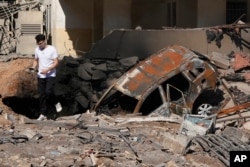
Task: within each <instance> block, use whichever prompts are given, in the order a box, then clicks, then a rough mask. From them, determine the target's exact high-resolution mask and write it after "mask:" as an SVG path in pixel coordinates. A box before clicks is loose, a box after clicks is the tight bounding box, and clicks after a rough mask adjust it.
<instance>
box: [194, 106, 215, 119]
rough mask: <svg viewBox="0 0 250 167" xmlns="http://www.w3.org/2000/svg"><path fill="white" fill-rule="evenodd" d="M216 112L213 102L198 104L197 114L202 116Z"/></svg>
mask: <svg viewBox="0 0 250 167" xmlns="http://www.w3.org/2000/svg"><path fill="white" fill-rule="evenodd" d="M213 112H214V107H213V105H211V104H208V103H204V104H201V105H200V106H198V108H197V114H198V115H202V116H208V115H211V114H213Z"/></svg>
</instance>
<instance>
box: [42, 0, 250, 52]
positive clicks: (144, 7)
mask: <svg viewBox="0 0 250 167" xmlns="http://www.w3.org/2000/svg"><path fill="white" fill-rule="evenodd" d="M46 1H49V0H46ZM50 1H51V3H52V18H53V19H52V27H53V31H52V44H54V45H55V46H56V47H57V49H58V52H59V54H63V55H77V54H79V53H81V52H77V51H83V52H87V51H89V49H90V48H91V46H92V44H93V43H94V42H96V41H97V39H98V38H100V39H101V38H102V37H103V36H106V35H107V34H108V33H109V32H110V31H111V30H113V29H121V28H124V29H134V28H135V27H136V26H138V25H140V26H141V27H142V28H143V29H158V30H159V29H162V27H164V26H166V25H167V4H168V3H172V2H176V4H177V6H176V11H177V15H176V27H179V28H195V27H206V26H214V25H222V24H225V22H226V1H227V0H74V1H70V0H50ZM94 2H95V5H96V4H99V6H98V8H101V9H102V10H103V12H102V13H98V11H96V10H97V8H96V7H95V5H94ZM99 2H102V3H99ZM247 2H248V3H247V5H248V9H250V0H247ZM97 13H98V19H101V20H100V21H101V23H100V22H99V20H98V21H94V16H95V15H96V14H97ZM249 15H250V10H248V14H247V18H248V20H249V18H250V17H249ZM96 23H100V24H101V25H100V24H96ZM170 36H171V35H170ZM185 36H186V35H184V36H183V38H184V37H185ZM171 38H172V36H171ZM173 38H174V37H173ZM152 40H155V39H152ZM178 40H179V39H178Z"/></svg>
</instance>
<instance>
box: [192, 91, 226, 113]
mask: <svg viewBox="0 0 250 167" xmlns="http://www.w3.org/2000/svg"><path fill="white" fill-rule="evenodd" d="M223 99H224V98H223V94H222V93H221V92H218V91H217V92H214V91H211V90H208V91H206V92H204V93H202V94H201V95H200V96H199V97H198V98H197V100H196V101H195V102H194V104H193V109H192V114H197V115H202V116H209V115H212V114H214V113H215V112H217V110H218V105H219V104H220V102H221V101H222V100H223Z"/></svg>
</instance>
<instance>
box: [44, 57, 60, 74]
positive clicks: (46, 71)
mask: <svg viewBox="0 0 250 167" xmlns="http://www.w3.org/2000/svg"><path fill="white" fill-rule="evenodd" d="M57 66H58V58H55V59H54V62H53V64H52V65H51V66H50V67H49V68H47V69H44V70H42V71H41V74H47V73H48V72H49V71H51V70H53V69H55V68H56V67H57Z"/></svg>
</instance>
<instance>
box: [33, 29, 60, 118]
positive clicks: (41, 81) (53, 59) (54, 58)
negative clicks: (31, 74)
mask: <svg viewBox="0 0 250 167" xmlns="http://www.w3.org/2000/svg"><path fill="white" fill-rule="evenodd" d="M35 39H36V43H37V45H38V46H37V47H36V48H35V59H34V62H33V65H32V67H31V70H35V69H36V68H38V70H37V77H38V92H39V110H40V113H41V114H40V116H39V118H38V119H37V120H46V119H47V115H48V111H51V109H53V108H54V109H55V107H56V110H57V111H58V112H59V111H60V110H62V108H61V105H60V103H57V104H56V101H55V96H54V85H55V77H56V67H57V66H58V63H59V60H58V54H57V50H56V48H55V47H54V46H52V45H49V44H47V41H46V38H45V36H44V35H43V34H38V35H36V36H35Z"/></svg>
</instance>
